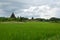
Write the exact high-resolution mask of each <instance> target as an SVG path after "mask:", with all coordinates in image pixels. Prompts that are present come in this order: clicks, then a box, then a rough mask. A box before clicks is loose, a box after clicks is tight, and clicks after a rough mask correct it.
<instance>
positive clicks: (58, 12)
mask: <svg viewBox="0 0 60 40" xmlns="http://www.w3.org/2000/svg"><path fill="white" fill-rule="evenodd" d="M12 12H14V13H15V16H16V17H18V16H22V17H28V18H31V17H34V18H45V19H49V18H51V17H57V18H60V0H0V17H9V16H10V15H11V13H12Z"/></svg>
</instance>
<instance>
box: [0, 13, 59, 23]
mask: <svg viewBox="0 0 60 40" xmlns="http://www.w3.org/2000/svg"><path fill="white" fill-rule="evenodd" d="M4 21H18V22H19V21H20V22H25V21H42V22H60V18H55V17H52V18H50V19H43V18H36V19H34V17H32V18H31V19H28V18H25V17H21V16H20V17H17V18H16V17H15V15H14V13H12V14H11V16H10V18H5V17H0V22H4Z"/></svg>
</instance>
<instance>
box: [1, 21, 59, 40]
mask: <svg viewBox="0 0 60 40" xmlns="http://www.w3.org/2000/svg"><path fill="white" fill-rule="evenodd" d="M0 40H60V23H49V22H22V23H19V22H18V23H14V22H10V23H0Z"/></svg>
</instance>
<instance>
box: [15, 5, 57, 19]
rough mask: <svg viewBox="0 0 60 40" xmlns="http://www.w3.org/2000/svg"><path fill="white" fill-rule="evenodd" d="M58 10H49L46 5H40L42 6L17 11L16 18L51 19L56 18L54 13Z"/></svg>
mask: <svg viewBox="0 0 60 40" xmlns="http://www.w3.org/2000/svg"><path fill="white" fill-rule="evenodd" d="M57 9H58V8H51V7H49V6H48V5H42V6H31V7H30V8H28V9H23V10H22V11H21V10H18V11H17V12H16V13H18V14H16V16H21V15H22V16H24V17H26V16H27V17H35V18H37V17H40V18H45V19H49V18H51V17H55V16H56V12H57Z"/></svg>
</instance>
